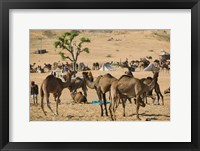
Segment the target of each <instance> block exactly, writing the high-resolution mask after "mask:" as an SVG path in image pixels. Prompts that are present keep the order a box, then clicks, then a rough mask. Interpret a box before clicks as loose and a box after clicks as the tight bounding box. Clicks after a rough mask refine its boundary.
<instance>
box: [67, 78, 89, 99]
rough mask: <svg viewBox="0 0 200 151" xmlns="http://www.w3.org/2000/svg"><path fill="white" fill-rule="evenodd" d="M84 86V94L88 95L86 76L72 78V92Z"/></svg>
mask: <svg viewBox="0 0 200 151" xmlns="http://www.w3.org/2000/svg"><path fill="white" fill-rule="evenodd" d="M79 88H82V90H83V93H84V95H85V96H86V97H87V90H88V89H87V86H86V82H85V80H84V78H80V77H77V78H75V79H71V81H70V86H69V87H68V89H69V91H70V92H73V91H76V90H77V89H79Z"/></svg>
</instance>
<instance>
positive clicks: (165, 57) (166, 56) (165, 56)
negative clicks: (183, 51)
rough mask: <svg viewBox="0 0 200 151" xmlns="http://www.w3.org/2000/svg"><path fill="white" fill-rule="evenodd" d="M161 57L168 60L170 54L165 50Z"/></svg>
mask: <svg viewBox="0 0 200 151" xmlns="http://www.w3.org/2000/svg"><path fill="white" fill-rule="evenodd" d="M160 59H161V60H168V59H170V54H169V53H168V52H166V51H164V50H162V51H161V52H160Z"/></svg>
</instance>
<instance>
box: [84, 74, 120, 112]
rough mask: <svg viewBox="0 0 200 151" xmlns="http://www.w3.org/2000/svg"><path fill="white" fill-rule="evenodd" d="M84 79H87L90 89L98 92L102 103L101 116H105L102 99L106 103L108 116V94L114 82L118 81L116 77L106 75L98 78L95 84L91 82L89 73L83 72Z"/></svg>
mask: <svg viewBox="0 0 200 151" xmlns="http://www.w3.org/2000/svg"><path fill="white" fill-rule="evenodd" d="M82 74H83V77H84V79H85V82H86V85H87V86H88V87H89V88H90V89H95V90H96V92H97V96H98V98H99V101H100V107H101V116H103V114H104V113H103V106H102V99H103V101H104V107H105V114H106V116H108V111H107V107H106V93H107V92H108V91H110V86H111V84H112V82H113V81H115V80H117V79H116V78H115V77H113V76H112V75H111V74H109V73H108V74H105V75H103V76H102V75H100V76H98V77H97V78H96V79H95V81H94V82H92V81H90V80H89V77H88V72H83V73H82Z"/></svg>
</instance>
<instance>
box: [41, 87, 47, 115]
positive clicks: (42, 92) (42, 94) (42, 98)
mask: <svg viewBox="0 0 200 151" xmlns="http://www.w3.org/2000/svg"><path fill="white" fill-rule="evenodd" d="M42 86H43V84H42V85H41V87H40V96H41V108H42V111H43V113H44V115H46V113H45V111H44V101H43V100H44V91H43V89H42Z"/></svg>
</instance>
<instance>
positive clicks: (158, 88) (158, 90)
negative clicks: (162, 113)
mask: <svg viewBox="0 0 200 151" xmlns="http://www.w3.org/2000/svg"><path fill="white" fill-rule="evenodd" d="M156 91H157V93H158V95H160V97H161V99H162V105H164V99H163V95H162V93H161V92H160V86H159V85H158V87H157V89H156ZM160 97H159V98H160Z"/></svg>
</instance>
